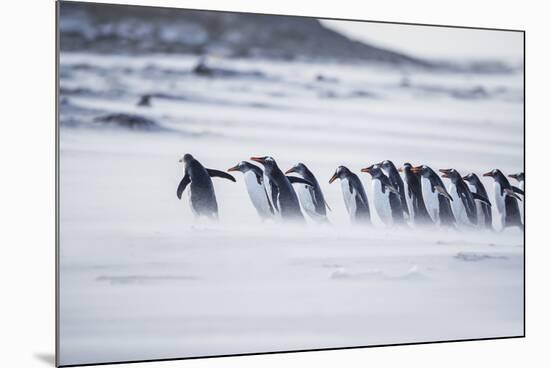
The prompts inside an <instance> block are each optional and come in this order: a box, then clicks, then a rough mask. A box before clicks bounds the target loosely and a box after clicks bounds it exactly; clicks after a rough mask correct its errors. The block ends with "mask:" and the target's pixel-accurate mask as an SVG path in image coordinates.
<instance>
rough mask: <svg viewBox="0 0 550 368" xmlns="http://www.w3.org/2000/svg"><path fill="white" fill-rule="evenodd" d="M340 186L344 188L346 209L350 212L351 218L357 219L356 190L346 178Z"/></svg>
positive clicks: (341, 181)
mask: <svg viewBox="0 0 550 368" xmlns="http://www.w3.org/2000/svg"><path fill="white" fill-rule="evenodd" d="M340 185H341V186H342V195H343V196H344V203H345V204H346V209H347V210H348V213H349V215H350V217H351V218H355V215H356V213H357V202H356V200H357V199H356V197H357V193H356V192H355V189H354V188H353V187H352V186H350V183H349V180H348V179H345V178H344V179H342V180H340Z"/></svg>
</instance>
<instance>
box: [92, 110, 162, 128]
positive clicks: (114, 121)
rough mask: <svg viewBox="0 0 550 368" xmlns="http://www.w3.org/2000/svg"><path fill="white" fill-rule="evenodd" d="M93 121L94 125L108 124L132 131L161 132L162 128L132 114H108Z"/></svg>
mask: <svg viewBox="0 0 550 368" xmlns="http://www.w3.org/2000/svg"><path fill="white" fill-rule="evenodd" d="M93 121H94V122H95V123H101V124H109V125H112V126H117V127H121V128H127V129H134V130H148V131H151V130H162V128H161V127H160V126H159V125H158V124H157V123H156V122H155V121H153V120H151V119H148V118H145V117H143V116H140V115H133V114H124V113H118V114H108V115H103V116H98V117H96V118H95V119H94V120H93Z"/></svg>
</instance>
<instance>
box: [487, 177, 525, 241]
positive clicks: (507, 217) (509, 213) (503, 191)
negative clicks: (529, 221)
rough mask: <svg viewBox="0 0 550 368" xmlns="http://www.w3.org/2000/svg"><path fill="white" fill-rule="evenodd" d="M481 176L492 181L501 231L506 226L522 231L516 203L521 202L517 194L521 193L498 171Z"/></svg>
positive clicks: (521, 192)
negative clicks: (487, 177) (516, 227)
mask: <svg viewBox="0 0 550 368" xmlns="http://www.w3.org/2000/svg"><path fill="white" fill-rule="evenodd" d="M483 176H489V177H491V178H493V179H494V190H495V202H496V204H497V210H498V213H499V215H500V222H501V226H502V229H504V228H505V227H508V226H518V227H520V228H521V229H522V230H523V224H522V222H521V215H520V213H519V205H518V202H517V201H518V200H520V201H521V198H520V197H519V196H518V194H517V193H519V194H523V191H522V190H521V189H519V188H516V187H513V186H511V185H510V182H509V181H508V179H506V176H504V174H503V173H502V172H501V171H500V170H499V169H494V170H492V171H489V172H487V173H485V174H483Z"/></svg>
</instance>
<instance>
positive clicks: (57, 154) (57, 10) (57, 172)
mask: <svg viewBox="0 0 550 368" xmlns="http://www.w3.org/2000/svg"><path fill="white" fill-rule="evenodd" d="M61 3H78V4H92V5H107V6H109V5H111V6H122V7H124V6H126V7H141V8H163V9H178V10H194V11H204V12H215V13H239V14H250V15H271V16H278V17H294V18H308V19H311V18H313V19H321V20H339V21H351V22H364V23H376V24H392V25H405V26H420V27H439V28H454V29H470V30H480V31H500V32H516V33H522V34H523V170H524V172H525V171H526V125H527V124H526V31H525V30H523V29H508V28H493V27H476V26H457V25H448V24H429V23H413V22H397V21H380V20H370V19H349V18H332V17H316V16H309V15H291V14H271V13H257V12H245V11H230V10H211V9H193V8H179V7H178V8H175V7H166V6H154V5H133V4H117V3H105V2H88V1H74V0H56V1H55V56H54V58H55V366H56V367H58V368H61V367H67V368H68V367H90V366H103V365H118V364H131V363H153V362H167V361H184V360H195V359H212V358H227V357H243V356H260V355H272V354H291V353H305V352H320V351H337V350H351V349H365V348H380V347H392V346H413V345H430V344H444V343H454V342H468V341H472V342H473V341H493V340H509V339H520V338H525V337H526V314H527V310H526V259H527V257H526V249H527V248H526V245H527V244H526V228H527V227H526V218H527V214H526V211H525V209H526V208H527V207H526V200H525V197H524V201H523V206H524V218H523V219H524V220H523V222H524V223H523V226H524V230H523V334H521V335H517V336H499V337H481V338H473V339H455V340H434V341H423V342H404V343H396V344H374V345H358V346H346V347H325V348H315V349H298V350H281V351H265V352H250V353H237V354H221V355H205V356H190V357H174V358H161V359H145V360H127V361H113V362H99V363H83V364H64V365H60V364H59V359H58V357H59V288H60V285H59V282H60V278H59V271H60V269H59V245H60V244H59V240H60V237H59V228H60V221H59V213H60V207H59V198H60V185H59V184H60V181H59V178H60V167H59V159H60V152H59V133H60V127H59V70H60V64H59V58H60V54H61V49H60V34H59V17H60V7H61Z"/></svg>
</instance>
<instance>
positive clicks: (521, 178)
mask: <svg viewBox="0 0 550 368" xmlns="http://www.w3.org/2000/svg"><path fill="white" fill-rule="evenodd" d="M508 177H509V178H512V179H516V180H517V181H518V182H519V189H521V190H522V191H524V192H525V174H524V173H522V172H520V173H517V174H510V175H508ZM524 198H525V197H524ZM524 207H525V202H524V204H523V205H520V206H519V212H520V214H521V222H522V223H525V220H524V219H523V213H524V211H525V208H524Z"/></svg>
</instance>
